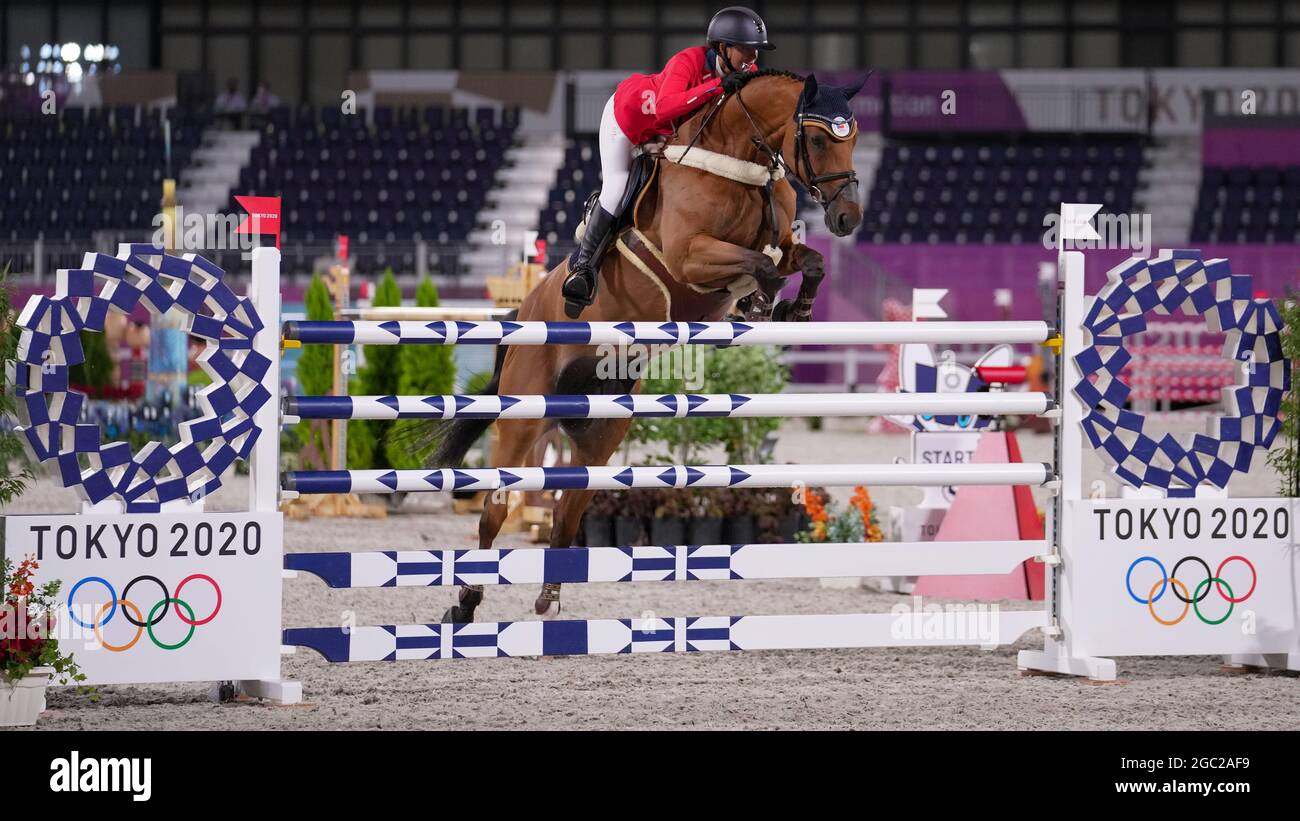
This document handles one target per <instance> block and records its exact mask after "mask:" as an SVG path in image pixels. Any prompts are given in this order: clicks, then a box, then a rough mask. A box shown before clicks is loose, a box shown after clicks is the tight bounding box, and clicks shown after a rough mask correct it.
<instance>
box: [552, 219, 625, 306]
mask: <svg viewBox="0 0 1300 821" xmlns="http://www.w3.org/2000/svg"><path fill="white" fill-rule="evenodd" d="M613 225H614V215H613V214H611V213H609V212H608V211H606V210H605V209H604V208H601V207H600V203H599V202H597V203H596V204H595V206H594V207H593V208H592V209H591V215H590V216H589V217H587V227H586V229H584V231H583V234H582V244H581V245H579V246H578V250H577V251H575V252H574V254H573V256H572V257H570V258H569V276H568V278H567V279H565V280H564V287H563V288H561V293H563V294H564V307H565V312H566V313H567V314H568V315H569V318H570V319H576V318H577V316H578V314H580V313H582V309H583V308H585V307H587V306H588V305H590V304H591V303H593V302H595V301H596V283H597V281H598V279H599V277H600V260H601V257H602V256H603V255H604V251H605V246H606V245H607V244H608V243H607V240H608V239H609V232H610V228H612V227H613Z"/></svg>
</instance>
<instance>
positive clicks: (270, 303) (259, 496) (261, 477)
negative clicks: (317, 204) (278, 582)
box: [248, 248, 280, 513]
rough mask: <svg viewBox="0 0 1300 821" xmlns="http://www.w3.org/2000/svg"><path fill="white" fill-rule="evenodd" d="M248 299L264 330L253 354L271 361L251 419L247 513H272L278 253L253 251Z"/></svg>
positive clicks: (276, 498)
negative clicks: (253, 438) (254, 435)
mask: <svg viewBox="0 0 1300 821" xmlns="http://www.w3.org/2000/svg"><path fill="white" fill-rule="evenodd" d="M248 296H249V299H251V300H252V302H253V309H254V310H255V311H257V315H258V316H259V317H260V318H261V320H262V323H263V325H264V326H265V327H264V328H263V329H262V331H261V332H260V333H259V334H257V336H256V337H254V339H253V350H254V351H256V352H257V353H260V354H261V355H262V356H265V357H266V358H267V359H269V360H270V361H271V367H270V368H269V369H268V370H267V372H266V378H265V380H264V381H263V385H264V386H265V387H266V389H267V390H268V391H270V392H271V400H270V401H269V402H267V403H266V404H265V405H263V406H262V408H261V409H260V410H259V411H258V412H257V413H256V414H254V415H253V425H254V426H255V427H256V428H257V430H258V439H257V444H256V445H255V446H254V447H253V454H252V459H250V460H249V471H248V476H249V482H248V509H249V510H250V511H253V512H257V513H273V512H275V511H276V510H279V508H280V249H278V248H255V249H253V279H252V283H251V284H250V285H249V289H248Z"/></svg>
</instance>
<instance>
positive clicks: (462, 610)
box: [442, 419, 551, 624]
mask: <svg viewBox="0 0 1300 821" xmlns="http://www.w3.org/2000/svg"><path fill="white" fill-rule="evenodd" d="M550 421H551V420H549V419H509V420H502V421H499V422H497V425H498V426H499V428H500V431H501V437H500V441H498V442H497V445H496V447H495V448H493V450H492V465H493V466H494V467H527V466H529V465H530V460H529V456H530V454H531V453H532V452H533V450H534V448H533V446H534V445H535V444H536V443H537V440H538V439H539V438H540V437H541V435H542V433H543V432H545V430H546V426H547V425H548V424H549V423H550ZM508 497H509V494H508V493H507V492H506V491H504V490H503V491H493V492H491V493H489V494H488V495H487V500H486V501H485V502H484V503H483V513H482V515H480V516H479V520H478V546H479V549H480V550H489V549H491V547H492V543H493V542H494V541H495V540H496V537H497V534H498V533H500V532H501V525H503V524H504V523H505V520H506V514H507V513H508V512H509V509H508V507H507V505H506V500H507V499H508ZM482 603H483V585H481V584H463V585H461V587H460V595H459V598H458V600H457V603H456V604H454V605H452V606H451V607H448V608H447V611H446V612H445V613H443V615H442V620H443V622H454V623H456V624H463V623H466V622H472V621H474V609H475V608H476V607H478V606H479V605H480V604H482Z"/></svg>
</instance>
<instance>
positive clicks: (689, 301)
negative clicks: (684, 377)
mask: <svg viewBox="0 0 1300 821" xmlns="http://www.w3.org/2000/svg"><path fill="white" fill-rule="evenodd" d="M662 151H663V143H658V142H657V143H647V144H645V145H642V146H638V147H637V150H636V153H635V155H634V156H633V159H632V168H631V173H630V174H629V176H628V184H627V189H626V190H625V191H624V192H623V200H622V201H621V202H620V203H619V214H620V216H619V218H618V222H616V223H615V224H614V228H613V230H612V231H611V236H613V237H614V248H615V249H616V250H617V251H618V252H619V254H621V255H622V256H623V258H624V259H626V260H627V261H628V262H630V263H631V264H632V265H633V267H635V268H636V269H637V270H638V271H640V272H641V273H642V274H644V275H645V276H647V277H648V278H650V279H651V280H652V281H653V283H654V284H655V287H656V290H657V291H659V293H660V294H661V295H662V296H663V298H664V301H665V302H666V304H667V307H666V316H665V317H664V319H665V320H666V321H673V322H678V321H699V320H700V319H701V318H703V320H717V319H721V318H722V317H723V316H724V315H725V314H726V312H727V308H728V307H729V306H730V305H731V304H732V303H733V302H735V301H736V300H737V299H741V298H743V297H745V296H747V295H748V294H750V293H752V292H753V291H754V290H756V288H757V287H758V285H757V283H756V282H755V281H754V279H753V277H748V276H745V277H739V278H738V279H737V280H735V281H734V282H732V283H731V284H730V286H729V287H727V288H720V289H719V288H701V287H700V286H698V285H692V284H688V283H683V282H681V281H680V280H678V279H677V278H676V277H675V276H673V275H672V272H671V271H669V270H668V264H667V263H666V262H665V261H664V256H663V252H662V251H660V250H659V248H658V247H657V246H656V245H655V244H654V242H652V241H651V240H650V238H649V237H647V236H646V235H645V234H644V233H642V232H641V230H640V229H639V228H638V227H637V226H636V213H637V210H638V206H639V205H640V204H641V200H642V198H643V197H644V196H645V195H646V194H647V193H649V192H650V190H651V189H652V186H653V184H654V181H655V179H656V177H657V176H658V169H659V162H660V159H661V156H660V155H661V154H662ZM599 196H600V192H599V191H596V192H593V193H592V195H591V197H589V198H588V200H587V204H586V207H585V208H584V209H583V216H584V218H583V220H582V222H581V223H579V224H578V228H577V230H576V231H575V233H574V239H575V240H577V241H578V242H581V241H582V234H583V231H584V230H585V229H586V225H587V219H586V218H587V216H589V215H590V213H591V209H592V207H593V206H594V205H595V203H596V200H597V199H598V198H599Z"/></svg>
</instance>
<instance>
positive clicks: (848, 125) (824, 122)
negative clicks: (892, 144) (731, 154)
mask: <svg viewBox="0 0 1300 821" xmlns="http://www.w3.org/2000/svg"><path fill="white" fill-rule="evenodd" d="M865 82H866V78H865V77H864V78H863V79H862V82H859V83H858V84H857V85H849V86H845V87H839V86H833V85H829V84H819V83H818V82H817V77H816V76H815V75H811V74H810V75H808V78H807V79H806V80H804V86H803V92H802V93H801V94H800V95H799V103H798V106H797V107H796V109H795V114H794V126H795V127H794V129H793V130H792V133H791V134H790V136H789V137H788V145H787V146H786V150H785V151H784V152H783V153H785V154H786V157H787V164H789V165H790V166H791V167H792V170H793V171H794V174H795V176H796V177H798V178H799V182H800V183H802V184H803V186H804V188H806V189H808V193H809V194H810V195H811V196H812V198H813V199H814V200H816V201H817V203H818V204H819V205H821V207H822V209H823V210H824V211H825V212H826V227H827V228H829V229H830V230H831V233H833V234H835V236H837V237H843V236H847V235H848V234H850V233H852V232H853V229H855V228H857V227H858V224H859V223H860V222H862V204H861V202H860V201H859V199H858V175H857V173H856V172H855V171H854V170H853V148H854V146H856V145H857V142H858V123H857V120H856V119H854V117H853V109H851V108H849V100H850V99H852V98H853V95H854V94H857V93H858V91H859V90H861V88H862V84H863V83H865Z"/></svg>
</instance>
